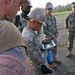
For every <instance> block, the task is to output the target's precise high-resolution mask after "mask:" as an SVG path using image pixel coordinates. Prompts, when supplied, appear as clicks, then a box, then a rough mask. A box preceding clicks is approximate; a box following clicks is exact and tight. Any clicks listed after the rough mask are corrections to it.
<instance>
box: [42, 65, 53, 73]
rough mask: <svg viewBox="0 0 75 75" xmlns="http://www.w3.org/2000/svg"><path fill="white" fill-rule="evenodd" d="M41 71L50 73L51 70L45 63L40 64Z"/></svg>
mask: <svg viewBox="0 0 75 75" xmlns="http://www.w3.org/2000/svg"><path fill="white" fill-rule="evenodd" d="M41 71H42V73H43V74H51V73H52V71H51V70H50V69H49V68H47V67H46V66H45V65H42V66H41Z"/></svg>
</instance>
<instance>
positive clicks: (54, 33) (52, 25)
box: [43, 2, 61, 68]
mask: <svg viewBox="0 0 75 75" xmlns="http://www.w3.org/2000/svg"><path fill="white" fill-rule="evenodd" d="M45 9H46V22H45V23H46V26H44V27H43V29H44V34H45V38H46V39H47V40H53V41H54V42H55V43H56V46H55V47H54V48H53V50H52V52H53V59H54V62H55V63H61V61H60V60H58V59H57V58H56V54H57V40H56V39H57V37H58V30H57V27H56V18H55V17H54V16H53V15H52V9H53V5H52V3H51V2H47V3H46V6H45ZM55 63H53V64H49V66H50V67H52V68H56V67H57V66H56V64H55Z"/></svg>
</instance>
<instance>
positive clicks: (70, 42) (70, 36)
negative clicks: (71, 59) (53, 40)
mask: <svg viewBox="0 0 75 75" xmlns="http://www.w3.org/2000/svg"><path fill="white" fill-rule="evenodd" d="M74 37H75V31H70V32H68V50H69V51H72V49H73V43H74Z"/></svg>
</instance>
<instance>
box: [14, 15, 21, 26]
mask: <svg viewBox="0 0 75 75" xmlns="http://www.w3.org/2000/svg"><path fill="white" fill-rule="evenodd" d="M19 21H20V15H16V17H15V23H14V24H15V26H16V27H18V24H19V23H20V22H19ZM20 25H21V23H20Z"/></svg>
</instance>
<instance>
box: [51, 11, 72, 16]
mask: <svg viewBox="0 0 75 75" xmlns="http://www.w3.org/2000/svg"><path fill="white" fill-rule="evenodd" d="M70 12H71V11H63V12H55V13H52V14H53V15H54V16H59V15H65V14H69V13H70Z"/></svg>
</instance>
